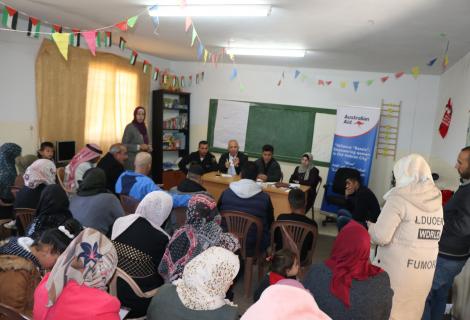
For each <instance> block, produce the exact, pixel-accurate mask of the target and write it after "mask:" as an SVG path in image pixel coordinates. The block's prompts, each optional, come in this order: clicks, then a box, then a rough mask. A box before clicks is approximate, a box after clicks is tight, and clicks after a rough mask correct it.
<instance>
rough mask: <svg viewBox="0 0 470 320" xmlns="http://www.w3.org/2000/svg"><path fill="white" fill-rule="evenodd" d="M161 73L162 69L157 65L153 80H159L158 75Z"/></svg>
mask: <svg viewBox="0 0 470 320" xmlns="http://www.w3.org/2000/svg"><path fill="white" fill-rule="evenodd" d="M159 75H160V69H158V68H157V67H155V70H154V71H153V77H152V78H153V80H154V81H157V80H158V76H159Z"/></svg>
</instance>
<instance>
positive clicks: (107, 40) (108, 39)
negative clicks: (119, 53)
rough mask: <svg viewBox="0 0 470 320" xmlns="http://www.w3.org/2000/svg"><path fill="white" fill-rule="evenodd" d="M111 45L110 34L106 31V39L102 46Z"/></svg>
mask: <svg viewBox="0 0 470 320" xmlns="http://www.w3.org/2000/svg"><path fill="white" fill-rule="evenodd" d="M112 44H113V39H112V33H111V31H106V38H105V41H104V46H105V47H111V45H112Z"/></svg>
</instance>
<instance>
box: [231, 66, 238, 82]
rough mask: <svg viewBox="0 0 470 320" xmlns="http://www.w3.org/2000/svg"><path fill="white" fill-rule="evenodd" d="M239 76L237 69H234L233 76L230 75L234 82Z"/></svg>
mask: <svg viewBox="0 0 470 320" xmlns="http://www.w3.org/2000/svg"><path fill="white" fill-rule="evenodd" d="M237 75H238V71H237V68H233V69H232V74H231V75H230V80H234V79H235V78H236V77H237Z"/></svg>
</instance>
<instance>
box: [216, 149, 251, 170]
mask: <svg viewBox="0 0 470 320" xmlns="http://www.w3.org/2000/svg"><path fill="white" fill-rule="evenodd" d="M238 149H239V146H238V141H237V140H230V141H229V142H228V152H226V153H224V154H222V155H221V156H220V159H219V171H220V172H222V173H228V174H230V175H232V176H234V175H236V174H240V171H241V169H242V168H243V166H244V165H245V163H246V162H247V161H248V157H247V156H246V155H245V154H244V153H243V152H241V151H239V150H238Z"/></svg>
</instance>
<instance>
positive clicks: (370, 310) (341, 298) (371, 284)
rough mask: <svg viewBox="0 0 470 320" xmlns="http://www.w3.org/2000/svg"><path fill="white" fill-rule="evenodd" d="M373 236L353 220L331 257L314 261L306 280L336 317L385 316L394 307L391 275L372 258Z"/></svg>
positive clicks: (369, 319)
mask: <svg viewBox="0 0 470 320" xmlns="http://www.w3.org/2000/svg"><path fill="white" fill-rule="evenodd" d="M369 255H370V237H369V234H368V233H367V230H366V228H364V226H362V225H361V224H359V223H357V222H356V221H354V220H351V221H350V222H349V223H348V224H347V225H346V226H345V227H343V229H341V231H340V233H339V234H338V237H337V238H336V240H335V243H334V245H333V250H332V251H331V256H330V259H328V260H326V261H325V262H324V263H319V264H315V265H313V266H312V267H311V268H310V270H309V271H308V273H307V275H306V276H305V278H304V280H303V284H304V286H305V288H307V289H308V290H310V292H312V294H313V296H314V297H315V300H316V301H317V303H318V306H319V307H320V309H322V310H323V311H324V312H325V313H327V314H328V315H329V316H330V317H331V318H333V319H335V320H337V319H338V320H341V319H344V320H346V319H354V320H384V319H388V318H389V315H390V309H391V307H392V295H393V291H392V290H391V289H390V279H389V277H388V275H387V273H386V272H384V271H383V270H382V269H381V268H379V267H376V266H374V265H372V264H371V263H370V261H369Z"/></svg>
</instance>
